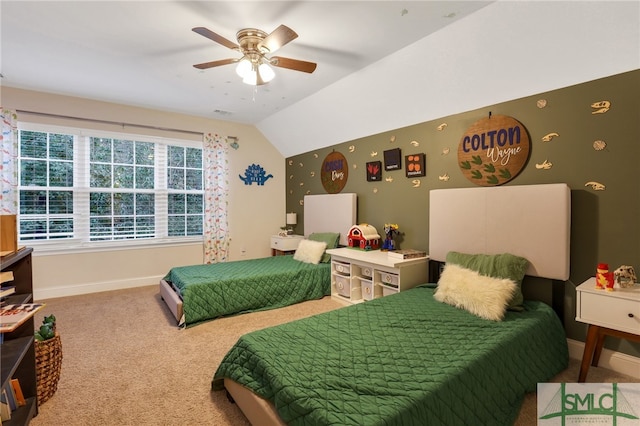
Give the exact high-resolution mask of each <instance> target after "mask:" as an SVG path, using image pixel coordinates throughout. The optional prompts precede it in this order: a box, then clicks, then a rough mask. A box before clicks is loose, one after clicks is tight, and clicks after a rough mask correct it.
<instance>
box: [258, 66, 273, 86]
mask: <svg viewBox="0 0 640 426" xmlns="http://www.w3.org/2000/svg"><path fill="white" fill-rule="evenodd" d="M258 72H259V73H260V77H262V81H263V82H265V83H268V82H270V81H271V80H273V78H274V77H275V76H276V73H275V72H273V68H271V67H270V66H269V64H266V63H264V62H263V63H261V64H260V66H259V67H258Z"/></svg>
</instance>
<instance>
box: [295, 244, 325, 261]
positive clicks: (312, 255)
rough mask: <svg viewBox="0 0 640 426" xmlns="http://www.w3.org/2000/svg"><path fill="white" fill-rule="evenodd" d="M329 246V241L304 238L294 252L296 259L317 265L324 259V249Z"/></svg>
mask: <svg viewBox="0 0 640 426" xmlns="http://www.w3.org/2000/svg"><path fill="white" fill-rule="evenodd" d="M326 247H327V243H324V242H319V241H311V240H302V241H300V244H298V248H297V249H296V252H295V253H294V254H293V258H294V259H295V260H299V261H300V262H304V263H313V264H314V265H317V264H318V263H320V259H322V255H323V254H324V249H325V248H326Z"/></svg>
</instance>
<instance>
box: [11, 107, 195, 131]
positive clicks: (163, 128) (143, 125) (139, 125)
mask: <svg viewBox="0 0 640 426" xmlns="http://www.w3.org/2000/svg"><path fill="white" fill-rule="evenodd" d="M16 112H17V113H20V114H31V115H39V116H42V117H49V118H65V119H69V120H77V121H87V122H91V123H100V124H115V125H117V126H122V127H125V126H129V127H138V128H141V129H152V130H162V131H165V132H177V133H188V134H190V135H200V136H202V135H204V133H203V132H194V131H192V130H181V129H171V128H168V127H157V126H147V125H145V124H134V123H124V122H123V123H120V122H117V121H109V120H98V119H95V118H83V117H72V116H70V115H60V114H49V113H47V112H36V111H25V110H21V109H18V110H16Z"/></svg>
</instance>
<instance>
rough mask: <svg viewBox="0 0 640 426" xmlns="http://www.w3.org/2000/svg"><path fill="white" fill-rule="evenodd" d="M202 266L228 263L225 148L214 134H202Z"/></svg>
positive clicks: (226, 164) (226, 151)
mask: <svg viewBox="0 0 640 426" xmlns="http://www.w3.org/2000/svg"><path fill="white" fill-rule="evenodd" d="M203 142H204V150H203V157H204V158H203V161H204V225H203V230H202V234H203V237H204V263H218V262H224V261H226V260H227V256H228V254H229V242H230V238H229V226H228V218H227V207H228V196H229V180H228V176H229V163H228V161H227V154H228V147H227V144H226V143H225V141H224V140H223V138H222V137H221V136H219V135H217V134H211V133H207V134H206V135H204V141H203Z"/></svg>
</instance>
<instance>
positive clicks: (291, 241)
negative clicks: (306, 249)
mask: <svg viewBox="0 0 640 426" xmlns="http://www.w3.org/2000/svg"><path fill="white" fill-rule="evenodd" d="M303 239H304V236H302V235H287V236H286V237H282V236H280V235H272V236H271V256H279V255H283V254H291V253H293V252H295V251H296V249H297V248H298V244H300V241H302V240H303Z"/></svg>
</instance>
